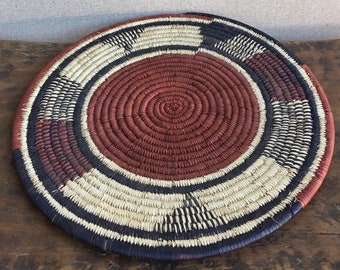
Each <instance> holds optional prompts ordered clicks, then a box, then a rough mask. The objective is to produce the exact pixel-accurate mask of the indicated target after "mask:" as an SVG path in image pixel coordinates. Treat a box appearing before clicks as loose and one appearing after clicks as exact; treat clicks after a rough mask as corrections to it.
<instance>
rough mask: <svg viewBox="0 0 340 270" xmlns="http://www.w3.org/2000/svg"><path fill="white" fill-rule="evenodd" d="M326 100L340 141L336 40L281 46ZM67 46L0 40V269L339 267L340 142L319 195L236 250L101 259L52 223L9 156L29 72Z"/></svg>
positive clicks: (338, 50) (339, 71)
mask: <svg viewBox="0 0 340 270" xmlns="http://www.w3.org/2000/svg"><path fill="white" fill-rule="evenodd" d="M285 44H286V46H287V47H288V48H289V49H290V50H291V51H293V52H294V53H295V54H296V55H297V56H298V57H299V58H300V59H301V60H303V61H304V62H305V63H306V64H307V65H308V66H309V67H310V68H311V69H312V70H313V72H314V73H315V75H316V76H317V78H318V79H319V81H320V82H321V84H322V85H323V87H324V90H325V92H326V94H327V96H328V98H329V101H330V103H331V107H332V110H333V114H334V118H335V126H336V130H338V131H337V132H336V140H337V141H338V142H339V141H340V90H339V87H340V40H330V41H315V42H285ZM67 46H68V44H56V43H30V42H19V41H0V96H1V99H0V183H1V188H0V269H26V270H31V269H41V270H47V269H63V270H68V269H112V270H113V269H140V270H142V269H181V270H184V269H185V270H194V269H241V270H242V269H340V249H339V246H340V196H339V194H340V145H339V144H336V146H335V153H334V158H333V162H332V165H331V168H330V171H329V173H328V176H327V178H326V180H325V182H324V184H323V186H322V187H321V189H320V191H319V192H318V193H317V195H316V196H315V197H314V198H313V200H312V201H311V203H310V204H309V205H308V206H307V207H306V208H305V209H303V210H302V211H301V212H300V213H299V214H298V215H297V216H296V217H295V218H294V219H292V220H291V221H290V222H288V223H287V224H285V225H284V226H282V227H281V228H280V229H279V230H277V231H275V232H274V233H272V234H270V235H269V236H267V237H265V238H263V239H261V240H259V241H257V242H255V243H253V244H251V245H249V246H247V247H244V248H242V249H239V250H236V251H233V252H229V253H227V254H223V255H220V256H215V257H211V258H206V259H201V260H192V261H183V262H157V261H149V260H140V259H131V258H128V257H125V256H121V255H117V254H105V253H103V252H102V251H100V250H97V249H95V248H92V247H90V246H88V245H87V244H85V243H83V242H81V241H79V240H77V239H75V238H73V237H72V236H70V235H68V234H67V233H65V232H63V231H62V230H61V229H59V228H58V227H56V226H54V225H52V224H51V222H50V221H49V220H47V219H46V218H45V217H44V216H43V215H42V214H41V213H40V211H39V210H38V209H37V208H36V207H35V206H34V205H33V204H32V203H31V201H30V200H29V198H28V197H27V196H26V194H25V191H24V190H23V188H22V186H21V184H20V182H19V180H18V177H17V175H16V172H15V169H14V166H13V162H12V154H11V127H12V122H13V119H14V114H15V110H16V107H17V104H18V102H19V100H20V98H21V97H22V95H23V93H24V91H25V89H26V88H27V86H28V85H29V84H30V82H31V81H32V80H33V78H34V77H35V75H36V74H37V73H38V72H39V71H40V70H41V69H42V68H43V67H44V66H45V65H46V64H47V62H49V61H50V60H51V59H52V58H53V57H54V56H55V55H56V54H58V53H59V52H60V51H61V50H63V49H64V48H66V47H67Z"/></svg>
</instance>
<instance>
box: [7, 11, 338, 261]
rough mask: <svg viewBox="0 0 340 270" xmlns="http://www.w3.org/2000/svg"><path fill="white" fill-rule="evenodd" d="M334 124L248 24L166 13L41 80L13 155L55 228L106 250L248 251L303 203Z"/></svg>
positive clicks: (293, 69)
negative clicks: (256, 241) (237, 249)
mask: <svg viewBox="0 0 340 270" xmlns="http://www.w3.org/2000/svg"><path fill="white" fill-rule="evenodd" d="M333 147H334V124H333V119H332V114H331V111H330V107H329V105H328V102H327V99H326V97H325V95H324V92H323V90H322V88H321V86H320V84H319V83H318V81H317V79H316V78H315V77H314V75H313V74H312V72H311V71H310V70H309V68H308V67H307V66H306V65H304V64H303V63H301V62H300V61H299V60H298V59H297V58H296V57H295V56H293V55H292V54H291V53H290V52H288V51H287V50H286V49H285V48H284V47H283V46H282V45H281V44H280V43H279V42H277V41H276V40H274V39H272V38H271V37H269V36H267V35H265V34H263V33H262V32H260V31H258V30H255V29H253V28H251V27H249V26H247V25H244V24H242V23H239V22H236V21H233V20H230V19H226V18H222V17H217V16H212V15H207V14H183V15H161V16H154V17H148V18H143V19H138V20H132V21H128V22H124V23H121V24H117V25H113V26H110V27H108V28H105V29H103V30H100V31H98V32H95V33H94V34H92V35H90V36H88V37H86V38H84V39H82V40H81V41H79V42H77V43H76V44H74V45H73V46H71V47H70V48H68V49H67V50H66V51H64V52H63V53H61V54H60V55H59V56H57V57H56V58H55V59H54V60H53V61H52V62H51V63H50V64H49V65H48V66H47V67H46V68H45V69H44V70H43V71H42V72H41V73H40V74H39V75H38V76H37V78H36V79H35V80H34V82H33V83H32V84H31V86H30V87H29V89H28V90H27V93H26V95H25V97H24V98H23V100H22V102H21V104H20V107H19V109H18V113H17V117H16V121H15V124H14V129H13V154H14V158H15V162H16V166H17V170H18V173H19V176H20V179H21V181H22V183H23V185H24V187H25V188H26V190H27V192H28V194H29V195H30V197H31V198H32V200H33V201H34V202H35V203H36V205H37V206H38V207H39V208H40V209H41V211H42V212H43V213H44V214H45V215H46V216H47V217H49V218H50V219H51V220H52V222H54V223H55V224H57V225H59V226H61V227H62V228H63V229H64V230H66V231H68V232H69V233H71V234H73V235H75V236H77V237H79V238H81V239H83V240H85V241H87V242H89V243H90V244H92V245H95V246H97V247H100V248H102V249H103V250H105V251H107V252H119V253H123V254H125V255H131V256H137V257H145V258H154V259H167V260H177V259H189V258H200V257H205V256H209V255H214V254H219V253H223V252H227V251H229V250H232V249H235V248H239V247H242V246H244V245H246V244H248V243H250V242H252V241H255V240H257V239H259V238H261V237H263V236H264V235H266V234H268V233H270V232H272V231H273V230H275V229H277V228H278V227H279V226H281V225H282V224H283V223H285V222H286V221H288V220H289V219H290V218H292V217H293V216H294V215H295V214H296V213H297V212H298V211H299V210H300V209H301V208H302V207H304V206H305V205H306V204H307V203H308V202H309V200H310V199H311V198H312V197H313V195H314V194H315V192H316V191H317V190H318V188H319V187H320V185H321V184H322V181H323V180H324V178H325V175H326V173H327V170H328V167H329V165H330V160H331V157H332V153H333Z"/></svg>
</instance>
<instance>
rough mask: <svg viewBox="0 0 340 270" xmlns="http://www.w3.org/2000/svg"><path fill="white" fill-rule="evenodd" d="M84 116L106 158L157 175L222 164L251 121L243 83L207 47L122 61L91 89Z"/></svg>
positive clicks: (249, 133)
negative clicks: (203, 51) (110, 73)
mask: <svg viewBox="0 0 340 270" xmlns="http://www.w3.org/2000/svg"><path fill="white" fill-rule="evenodd" d="M87 114H88V129H89V132H90V135H91V139H92V140H93V142H94V143H95V145H96V147H97V148H98V150H99V151H100V152H101V153H102V154H103V155H104V156H105V157H106V158H108V159H109V160H111V161H112V162H114V163H115V164H116V165H118V166H120V167H121V168H123V169H124V170H126V171H127V172H129V173H132V174H136V175H141V176H144V177H149V178H153V179H161V180H182V179H192V178H195V177H201V176H204V175H207V174H210V173H214V172H216V171H218V170H220V169H222V168H225V167H226V166H228V164H230V163H231V162H233V161H234V160H235V159H237V158H238V157H240V156H241V155H242V154H243V153H244V152H245V151H246V150H247V149H248V147H249V145H250V143H251V142H252V140H253V139H254V137H255V135H256V133H257V130H258V126H259V106H258V101H257V99H256V96H255V94H254V92H253V90H252V88H251V86H250V84H249V82H248V81H247V80H246V78H245V77H244V76H243V75H242V73H240V72H239V71H237V70H236V69H235V68H234V67H233V66H232V65H230V64H229V63H227V62H225V61H223V60H221V59H219V58H216V57H214V56H212V55H210V54H207V53H197V54H195V55H189V54H163V55H159V56H154V57H151V58H147V59H143V60H140V61H138V62H135V63H133V64H130V65H128V66H126V67H123V68H122V69H120V70H119V71H117V72H115V73H114V74H112V75H111V76H110V77H109V78H107V80H105V82H103V83H102V84H101V85H100V86H99V87H98V89H97V90H96V91H95V92H94V94H93V96H92V97H91V100H90V103H89V106H88V111H87Z"/></svg>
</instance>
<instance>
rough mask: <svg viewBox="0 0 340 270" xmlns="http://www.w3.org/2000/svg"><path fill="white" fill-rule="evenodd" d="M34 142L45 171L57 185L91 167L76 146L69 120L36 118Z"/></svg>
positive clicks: (78, 175) (80, 174) (79, 175)
mask: <svg viewBox="0 0 340 270" xmlns="http://www.w3.org/2000/svg"><path fill="white" fill-rule="evenodd" d="M35 144H36V148H37V153H38V156H39V159H40V161H41V164H42V166H43V168H44V170H45V172H46V173H47V174H48V176H49V177H50V178H51V180H52V181H53V182H54V183H55V185H56V186H57V187H60V186H61V185H64V184H65V183H66V182H67V181H69V180H73V179H75V178H77V177H81V176H82V175H83V174H84V173H86V172H87V171H89V170H90V169H91V168H92V166H91V165H90V164H89V162H88V161H87V159H86V158H85V157H84V156H83V155H82V153H81V151H80V149H79V147H78V143H77V142H76V138H75V134H74V131H73V127H72V123H71V122H65V121H56V120H37V121H36V122H35Z"/></svg>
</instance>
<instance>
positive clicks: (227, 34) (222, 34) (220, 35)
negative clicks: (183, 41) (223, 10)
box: [201, 22, 239, 48]
mask: <svg viewBox="0 0 340 270" xmlns="http://www.w3.org/2000/svg"><path fill="white" fill-rule="evenodd" d="M238 34H239V33H238V31H235V29H231V27H228V26H227V25H224V24H222V23H219V22H211V23H209V24H204V25H203V26H201V35H202V36H203V42H202V44H201V46H202V47H210V48H211V47H214V45H215V44H217V43H219V42H220V41H226V40H228V39H231V38H233V37H235V36H236V35H238Z"/></svg>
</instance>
